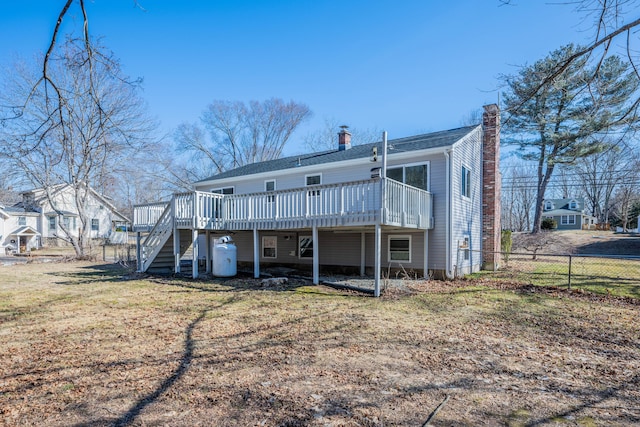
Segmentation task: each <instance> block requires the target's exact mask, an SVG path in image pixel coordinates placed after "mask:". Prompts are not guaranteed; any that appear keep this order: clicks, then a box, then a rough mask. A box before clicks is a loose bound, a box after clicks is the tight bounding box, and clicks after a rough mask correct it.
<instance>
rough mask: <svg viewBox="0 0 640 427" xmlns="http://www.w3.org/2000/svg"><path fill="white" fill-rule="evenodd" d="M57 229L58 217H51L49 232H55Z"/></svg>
mask: <svg viewBox="0 0 640 427" xmlns="http://www.w3.org/2000/svg"><path fill="white" fill-rule="evenodd" d="M55 229H56V217H55V216H50V217H49V230H52V231H55Z"/></svg>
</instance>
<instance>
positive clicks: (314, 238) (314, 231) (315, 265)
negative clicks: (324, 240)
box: [311, 225, 320, 285]
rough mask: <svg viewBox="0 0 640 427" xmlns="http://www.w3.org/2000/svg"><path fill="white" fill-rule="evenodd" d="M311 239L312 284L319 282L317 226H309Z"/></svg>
mask: <svg viewBox="0 0 640 427" xmlns="http://www.w3.org/2000/svg"><path fill="white" fill-rule="evenodd" d="M311 241H312V242H313V284H314V285H317V284H319V283H320V254H319V252H320V251H319V249H320V245H319V242H318V226H317V225H314V226H313V227H312V228H311Z"/></svg>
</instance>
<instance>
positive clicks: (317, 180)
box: [304, 174, 322, 196]
mask: <svg viewBox="0 0 640 427" xmlns="http://www.w3.org/2000/svg"><path fill="white" fill-rule="evenodd" d="M304 181H305V185H306V186H307V187H309V186H313V185H320V184H322V174H315V175H305V177H304ZM307 194H308V195H309V196H319V195H320V190H309V191H308V192H307Z"/></svg>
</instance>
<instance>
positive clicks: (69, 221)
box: [62, 216, 76, 230]
mask: <svg viewBox="0 0 640 427" xmlns="http://www.w3.org/2000/svg"><path fill="white" fill-rule="evenodd" d="M62 221H63V223H64V226H65V228H66V229H67V230H74V229H75V228H76V217H74V216H65V217H63V218H62Z"/></svg>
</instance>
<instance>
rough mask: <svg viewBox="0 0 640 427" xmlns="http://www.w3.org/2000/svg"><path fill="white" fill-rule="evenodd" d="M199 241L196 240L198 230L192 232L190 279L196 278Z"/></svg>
mask: <svg viewBox="0 0 640 427" xmlns="http://www.w3.org/2000/svg"><path fill="white" fill-rule="evenodd" d="M199 243H200V241H199V240H198V230H195V229H194V230H192V233H191V247H192V248H193V250H192V251H191V277H193V278H194V279H197V278H198V249H199V248H198V246H199Z"/></svg>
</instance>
